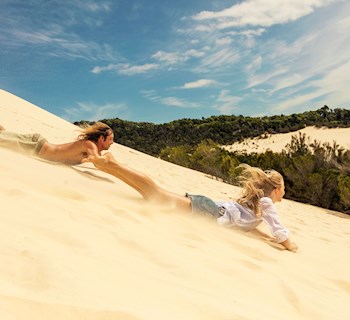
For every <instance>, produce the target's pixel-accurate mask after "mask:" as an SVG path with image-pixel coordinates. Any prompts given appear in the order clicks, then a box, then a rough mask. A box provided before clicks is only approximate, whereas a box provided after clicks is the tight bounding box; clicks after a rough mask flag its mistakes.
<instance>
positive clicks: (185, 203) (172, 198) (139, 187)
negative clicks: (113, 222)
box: [83, 152, 191, 212]
mask: <svg viewBox="0 0 350 320" xmlns="http://www.w3.org/2000/svg"><path fill="white" fill-rule="evenodd" d="M87 161H90V162H92V163H93V164H94V165H95V167H96V168H97V169H100V170H102V171H104V172H107V173H109V174H111V175H113V176H115V177H116V178H118V179H120V180H122V181H123V182H125V183H126V184H128V185H129V186H130V187H132V188H134V189H135V190H136V191H138V192H139V193H140V194H141V195H142V196H143V197H144V198H145V199H146V200H149V201H154V202H157V203H159V204H167V205H170V206H174V208H176V209H181V210H186V211H189V212H190V211H191V201H190V199H189V198H186V197H185V196H180V195H177V194H175V193H172V192H169V191H167V190H164V189H163V188H161V187H159V186H158V185H157V184H156V183H155V182H154V181H153V180H152V179H151V178H150V177H148V176H147V175H145V174H143V173H141V172H139V171H136V170H133V169H131V168H128V167H127V166H125V165H122V164H120V163H119V162H117V161H116V160H115V159H114V157H113V156H112V154H111V153H109V152H107V153H106V154H104V155H103V156H89V157H88V158H87V159H84V160H83V162H87Z"/></svg>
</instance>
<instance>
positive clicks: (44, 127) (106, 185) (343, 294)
mask: <svg viewBox="0 0 350 320" xmlns="http://www.w3.org/2000/svg"><path fill="white" fill-rule="evenodd" d="M0 124H2V125H3V126H4V127H5V128H6V129H7V130H15V131H20V132H40V133H41V134H43V135H44V136H45V137H46V138H48V140H49V141H51V142H56V143H57V142H67V141H70V140H72V139H74V137H75V136H77V133H78V131H77V128H76V127H75V126H74V125H72V124H70V123H68V122H66V121H64V120H63V119H60V118H58V117H56V116H54V115H52V114H50V113H48V112H46V111H45V110H43V109H41V108H39V107H37V106H35V105H33V104H31V103H29V102H27V101H24V100H22V99H21V98H19V97H16V96H14V95H12V94H10V93H8V92H5V91H2V90H0ZM110 151H111V152H112V153H113V154H114V156H115V157H116V158H118V159H119V161H120V162H122V163H124V164H127V165H128V166H130V167H132V168H134V169H137V170H139V171H142V172H144V173H146V174H148V175H149V176H151V177H152V178H154V179H155V180H156V181H157V182H158V183H159V184H160V185H161V186H162V187H164V188H166V189H169V190H172V191H174V192H178V193H181V194H183V193H185V192H187V191H188V192H191V193H199V194H205V195H207V196H210V197H212V198H213V199H215V200H221V199H230V198H234V197H235V196H237V194H238V192H239V189H237V188H235V187H233V186H231V185H228V184H224V183H222V182H220V181H216V180H213V179H211V178H210V177H208V176H206V175H205V174H202V173H199V172H196V171H192V170H189V169H186V168H182V167H179V166H176V165H174V164H170V163H167V162H164V161H162V160H160V159H156V158H153V157H151V156H148V155H145V154H143V153H141V152H138V151H135V150H132V149H130V148H127V147H124V146H121V145H118V144H114V145H113V146H112V147H111V150H110ZM0 157H1V161H0V172H1V180H0V203H1V210H0V219H1V224H0V261H1V263H0V319H1V320H10V319H11V320H21V319H25V320H29V319H33V320H34V319H35V320H41V319H43V320H44V319H45V320H48V319H49V320H50V319H60V320H61V319H64V320H71V319H72V320H73V319H74V320H77V319H83V320H86V319H87V320H89V319H93V320H102V319H103V320H106V319H113V320H114V319H122V320H141V319H147V320H158V319H159V320H172V319H174V320H175V319H176V320H179V319H186V320H187V319H189V320H197V319H198V320H206V319H208V320H221V319H222V320H232V319H240V320H246V319H284V320H288V319H291V320H296V319H305V320H310V319H317V320H322V319H324V320H330V319H339V320H344V319H349V318H350V308H349V305H348V304H349V301H350V273H349V270H350V259H349V258H350V254H349V252H350V219H349V218H348V216H345V215H342V214H340V213H338V214H337V215H335V214H332V212H329V211H327V210H324V209H321V208H318V207H314V206H310V205H305V204H300V203H297V202H293V201H288V200H283V201H282V202H281V203H277V208H278V210H279V211H280V215H281V220H282V222H283V223H284V224H285V225H286V226H288V228H289V229H290V231H291V233H292V239H293V240H294V241H295V242H296V243H297V244H298V245H299V251H298V252H297V253H292V252H289V251H286V250H282V248H281V247H280V246H279V245H277V244H275V243H273V242H271V239H270V238H269V237H267V236H265V237H264V236H263V235H258V234H254V233H243V232H240V231H237V230H232V229H225V228H223V227H220V226H218V225H216V223H215V222H213V221H210V220H208V219H206V218H204V217H196V216H193V215H190V214H184V213H181V212H174V211H173V210H172V209H171V208H168V207H156V206H151V205H149V204H147V203H145V201H144V200H143V199H142V198H141V196H140V195H139V194H138V193H137V192H136V191H134V190H133V189H131V188H130V187H129V186H127V185H125V184H124V183H122V182H120V181H118V180H117V179H116V178H114V177H112V176H110V175H108V174H106V173H103V172H100V171H98V170H96V169H94V168H93V166H92V165H90V164H84V165H81V166H75V167H70V166H64V165H57V164H52V163H48V162H45V161H42V160H38V159H34V158H30V157H28V156H25V155H22V154H20V153H16V152H13V151H11V150H7V149H4V148H0ZM333 213H334V212H333ZM259 228H260V231H262V232H267V230H266V229H265V227H264V226H261V227H259Z"/></svg>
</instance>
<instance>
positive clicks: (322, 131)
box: [225, 127, 350, 153]
mask: <svg viewBox="0 0 350 320" xmlns="http://www.w3.org/2000/svg"><path fill="white" fill-rule="evenodd" d="M299 134H302V135H304V134H305V136H306V138H307V143H312V142H314V141H315V140H316V141H318V142H320V143H321V144H323V143H329V144H330V145H331V146H333V145H334V143H336V144H337V145H339V147H343V148H344V149H350V140H349V136H350V128H331V129H329V128H325V127H322V128H316V127H306V128H304V129H301V130H298V131H295V132H288V133H278V134H273V135H269V136H268V137H267V138H249V139H245V140H244V141H242V142H236V143H234V144H232V145H226V146H225V149H227V150H229V151H244V152H247V153H252V152H256V153H264V152H265V151H267V150H271V151H273V152H281V151H282V150H283V149H286V145H287V144H288V143H290V142H291V140H292V136H297V137H299Z"/></svg>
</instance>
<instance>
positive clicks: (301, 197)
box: [160, 133, 350, 214]
mask: <svg viewBox="0 0 350 320" xmlns="http://www.w3.org/2000/svg"><path fill="white" fill-rule="evenodd" d="M308 140H309V139H308V138H307V137H306V136H305V134H304V135H301V134H300V133H299V136H298V135H294V136H293V137H292V140H291V142H290V143H289V144H288V145H287V146H286V150H283V151H282V152H279V153H277V152H272V151H266V152H265V153H259V154H258V153H253V154H247V153H239V152H229V151H226V150H224V149H222V148H221V147H220V145H218V144H217V143H215V142H214V141H212V140H206V141H202V142H201V143H200V144H198V145H197V146H194V147H193V146H189V145H184V146H177V147H166V148H164V149H163V150H162V152H161V154H160V157H161V158H162V159H164V160H167V161H170V162H173V163H176V164H179V165H181V166H185V167H189V168H192V169H194V170H198V171H202V172H205V173H207V174H210V175H212V176H214V177H217V178H220V179H222V180H223V181H225V182H227V183H231V184H236V183H237V180H236V179H237V175H238V174H239V171H238V169H237V167H238V165H239V164H240V163H247V164H249V165H251V166H256V167H260V168H262V169H264V170H267V169H272V168H273V169H275V170H277V171H279V172H280V173H281V174H282V175H283V177H284V179H285V186H286V195H285V197H286V198H287V199H291V200H296V201H299V202H304V203H309V204H312V205H316V206H319V207H322V208H326V209H331V210H336V211H340V212H344V213H347V214H350V176H349V173H350V151H349V150H344V148H341V147H339V146H338V145H337V144H336V143H334V144H333V145H331V144H329V143H324V144H322V145H321V143H320V142H317V141H313V142H308Z"/></svg>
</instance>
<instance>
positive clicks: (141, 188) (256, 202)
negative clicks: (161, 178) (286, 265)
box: [83, 153, 298, 252]
mask: <svg viewBox="0 0 350 320" xmlns="http://www.w3.org/2000/svg"><path fill="white" fill-rule="evenodd" d="M88 161H90V162H92V163H93V164H94V165H95V167H96V168H98V169H100V170H102V171H104V172H107V173H109V174H111V175H113V176H115V177H116V178H118V179H120V180H122V181H123V182H125V183H127V184H128V185H129V186H131V187H132V188H134V189H135V190H137V191H138V192H139V193H140V194H141V195H142V196H143V197H144V198H145V199H146V200H148V201H152V202H157V203H160V204H167V203H171V204H172V205H175V207H176V208H177V209H180V210H184V211H188V212H194V213H200V214H206V215H210V216H212V217H214V218H216V219H217V222H218V223H219V224H220V225H224V226H237V227H239V228H241V229H243V230H247V231H248V230H252V229H255V228H256V227H257V226H258V225H259V224H260V223H261V222H262V221H264V222H265V223H266V224H267V225H268V226H269V229H270V231H271V233H272V234H273V236H274V237H275V238H276V241H277V243H280V244H281V245H283V246H284V247H285V248H286V249H287V250H290V251H293V252H296V251H297V249H298V246H297V245H296V244H295V243H293V242H291V241H290V239H289V231H288V229H287V228H285V227H284V226H283V225H282V224H281V222H280V220H279V217H278V213H277V210H276V207H275V205H274V203H275V202H279V201H281V200H282V198H283V196H284V181H283V177H282V175H281V174H280V173H279V172H277V171H274V170H271V171H263V170H261V169H259V168H255V167H250V166H248V165H241V166H240V167H241V169H242V174H241V176H240V181H241V183H242V187H243V190H242V191H243V192H242V196H241V197H240V198H239V199H238V200H237V201H227V202H226V201H220V202H214V201H213V200H211V199H209V198H207V197H205V196H202V195H189V194H186V196H181V195H178V194H175V193H172V192H169V191H167V190H165V189H163V188H161V187H159V186H158V185H157V184H156V183H155V182H154V181H153V180H152V179H151V178H150V177H148V176H146V175H144V174H142V173H141V172H138V171H136V170H133V169H130V168H128V167H126V166H124V165H122V164H120V163H118V162H117V161H116V160H115V159H114V158H113V156H112V154H110V153H107V154H105V155H104V156H89V157H88V158H87V159H85V160H83V162H88Z"/></svg>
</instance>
